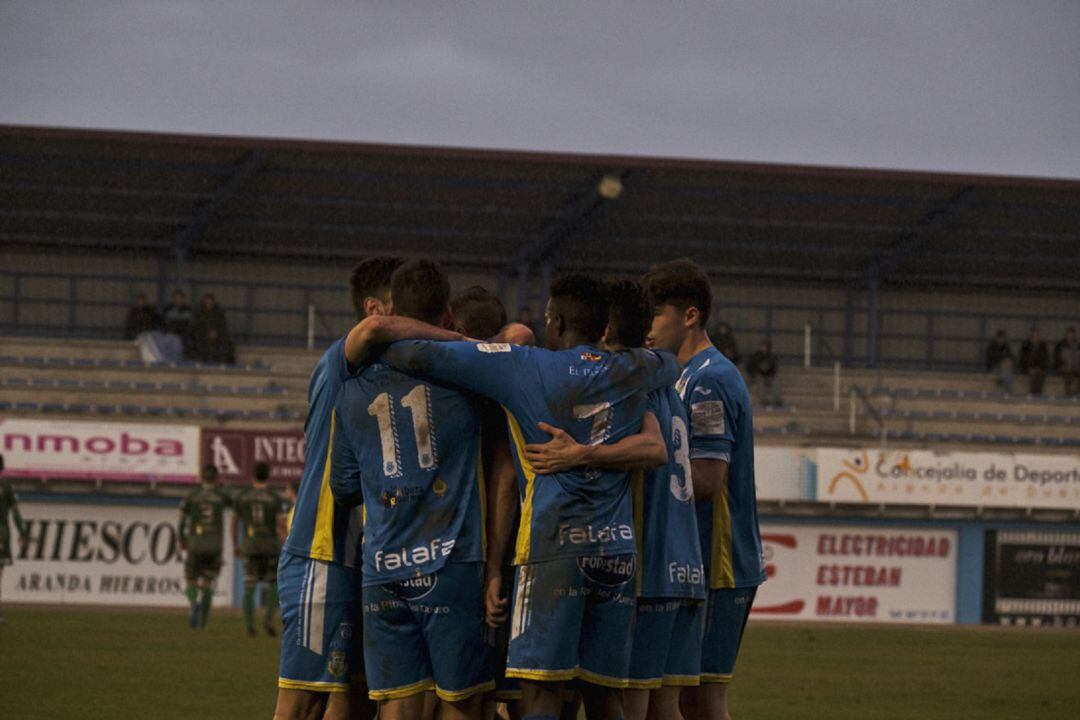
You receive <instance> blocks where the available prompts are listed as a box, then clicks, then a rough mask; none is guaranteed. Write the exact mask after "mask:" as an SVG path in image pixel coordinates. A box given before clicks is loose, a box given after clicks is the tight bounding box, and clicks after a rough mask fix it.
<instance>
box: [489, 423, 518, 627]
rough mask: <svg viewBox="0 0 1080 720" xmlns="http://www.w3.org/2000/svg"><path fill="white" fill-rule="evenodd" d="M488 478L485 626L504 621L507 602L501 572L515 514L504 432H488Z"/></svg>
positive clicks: (514, 472)
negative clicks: (503, 591)
mask: <svg viewBox="0 0 1080 720" xmlns="http://www.w3.org/2000/svg"><path fill="white" fill-rule="evenodd" d="M485 453H486V454H487V462H488V467H489V468H490V479H489V482H488V486H487V505H488V513H487V534H488V546H487V556H486V558H485V572H484V609H485V615H486V620H487V624H488V625H489V626H490V627H498V626H500V625H502V624H503V623H505V622H506V620H507V617H508V615H509V605H510V600H509V598H507V597H504V596H503V594H502V581H503V577H502V571H503V567H505V565H506V558H507V553H509V551H510V542H511V540H512V538H511V534H512V533H513V530H514V519H515V517H516V516H517V513H518V496H517V484H516V478H517V469H516V468H515V467H514V458H513V456H512V455H511V454H510V442H509V439H508V438H507V436H506V433H505V432H501V433H491V434H489V435H488V441H487V442H485Z"/></svg>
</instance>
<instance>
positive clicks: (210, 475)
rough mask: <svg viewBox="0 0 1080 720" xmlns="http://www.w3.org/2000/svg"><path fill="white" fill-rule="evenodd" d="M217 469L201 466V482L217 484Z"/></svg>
mask: <svg viewBox="0 0 1080 720" xmlns="http://www.w3.org/2000/svg"><path fill="white" fill-rule="evenodd" d="M217 479H218V469H217V466H216V465H203V469H202V480H203V482H217Z"/></svg>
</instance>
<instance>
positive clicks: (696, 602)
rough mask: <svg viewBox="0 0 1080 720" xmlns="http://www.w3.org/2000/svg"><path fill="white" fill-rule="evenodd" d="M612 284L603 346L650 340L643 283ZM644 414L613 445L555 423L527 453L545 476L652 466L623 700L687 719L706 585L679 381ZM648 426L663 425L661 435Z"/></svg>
mask: <svg viewBox="0 0 1080 720" xmlns="http://www.w3.org/2000/svg"><path fill="white" fill-rule="evenodd" d="M610 290H611V311H610V315H609V318H608V327H607V332H606V333H605V334H604V348H605V349H608V350H618V349H621V348H625V347H640V346H642V345H644V344H645V338H646V336H647V335H648V333H649V329H650V327H651V325H652V318H653V312H652V303H651V302H650V300H649V296H648V294H647V292H646V291H645V288H644V287H643V286H642V285H641V284H640V283H637V282H635V281H633V280H621V281H618V282H614V283H612V284H611V287H610ZM645 418H646V423H645V428H643V431H642V433H640V434H638V435H634V436H630V437H628V438H625V439H623V440H620V441H619V442H618V443H615V444H612V445H596V446H590V445H583V444H580V443H576V442H574V441H573V440H572V439H571V438H570V437H569V436H568V435H567V434H566V433H565V432H563V431H562V430H557V429H552V430H551V431H550V432H551V433H552V436H553V439H552V440H551V442H548V443H544V444H542V445H526V446H525V454H526V457H527V458H528V459H529V461H530V463H532V466H533V468H534V469H535V470H536V471H537V472H538V473H542V474H548V473H551V472H558V471H560V470H564V469H566V468H570V467H574V466H580V465H590V466H607V467H628V466H639V467H643V468H646V470H645V471H644V472H643V473H638V474H635V476H634V514H635V522H636V523H637V528H638V531H639V533H640V534H639V536H638V537H639V550H638V561H639V569H638V573H639V574H638V578H639V580H640V582H639V590H638V599H637V609H636V616H635V622H634V641H633V650H632V652H631V657H630V685H629V688H628V689H627V690H626V692H625V693H624V695H623V704H624V706H625V710H626V718H627V720H646V717H650V718H663V719H664V720H682V715H681V714H680V712H679V695H680V693H681V690H682V688H683V687H686V686H694V685H697V684H698V678H699V675H700V672H701V631H702V622H703V619H704V607H703V605H704V603H703V601H704V599H705V591H706V588H705V569H704V567H703V563H702V558H701V546H700V544H699V540H698V527H697V516H696V514H695V510H694V489H693V485H692V481H691V469H690V445H689V437H688V430H687V417H686V409H685V408H684V407H683V403H682V400H681V399H680V398H679V395H678V393H676V392H675V388H674V386H668V387H665V388H662V389H660V390H656V391H654V392H652V393H649V409H648V411H647V412H646V415H645ZM650 426H655V427H656V433H655V440H654V439H653V437H652V435H651V433H650V432H649V427H650ZM656 444H658V445H659V448H658V449H657V448H655V445H656ZM657 452H658V457H657V455H656V453H657Z"/></svg>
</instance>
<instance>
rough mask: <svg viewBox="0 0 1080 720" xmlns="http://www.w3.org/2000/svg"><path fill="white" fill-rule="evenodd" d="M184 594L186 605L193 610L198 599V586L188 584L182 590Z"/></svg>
mask: <svg viewBox="0 0 1080 720" xmlns="http://www.w3.org/2000/svg"><path fill="white" fill-rule="evenodd" d="M184 595H186V596H187V601H188V605H190V606H191V608H192V610H194V609H195V603H197V602H198V601H199V588H197V587H195V586H194V585H188V586H187V590H185V591H184Z"/></svg>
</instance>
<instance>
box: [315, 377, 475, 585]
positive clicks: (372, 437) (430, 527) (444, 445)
mask: <svg viewBox="0 0 1080 720" xmlns="http://www.w3.org/2000/svg"><path fill="white" fill-rule="evenodd" d="M333 422H334V427H332V429H331V435H332V437H333V440H332V444H333V450H332V453H331V457H332V470H331V480H330V482H331V486H332V487H333V490H334V495H335V496H336V497H338V498H349V497H356V496H357V493H358V492H361V493H362V498H363V503H364V545H363V568H364V572H363V577H364V580H363V583H364V585H365V586H372V585H381V584H383V583H387V582H392V581H398V580H406V579H409V578H416V577H419V576H421V575H428V574H430V573H433V572H436V571H438V570H439V569H441V568H442V567H443V566H444V565H445V564H446V562H447V561H448V560H453V561H454V562H477V561H482V560H483V559H484V547H483V543H484V518H483V499H484V490H483V471H482V469H481V465H480V454H479V449H480V416H479V414H478V408H477V406H476V405H475V404H474V400H473V398H470V397H469V396H467V395H465V394H464V393H462V392H461V391H460V390H457V389H454V388H450V387H447V386H445V385H440V384H437V383H431V382H424V381H422V380H418V379H417V378H415V377H411V376H409V375H405V374H403V373H401V372H398V371H397V370H394V369H393V368H391V367H389V366H388V365H384V364H381V363H376V364H374V365H371V366H369V367H367V368H365V369H364V370H362V371H361V372H360V373H359V374H357V375H355V376H354V377H352V378H350V379H349V381H348V382H346V383H345V386H344V388H343V389H342V392H341V394H340V395H339V396H338V399H337V403H336V404H335V415H334V421H333Z"/></svg>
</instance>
